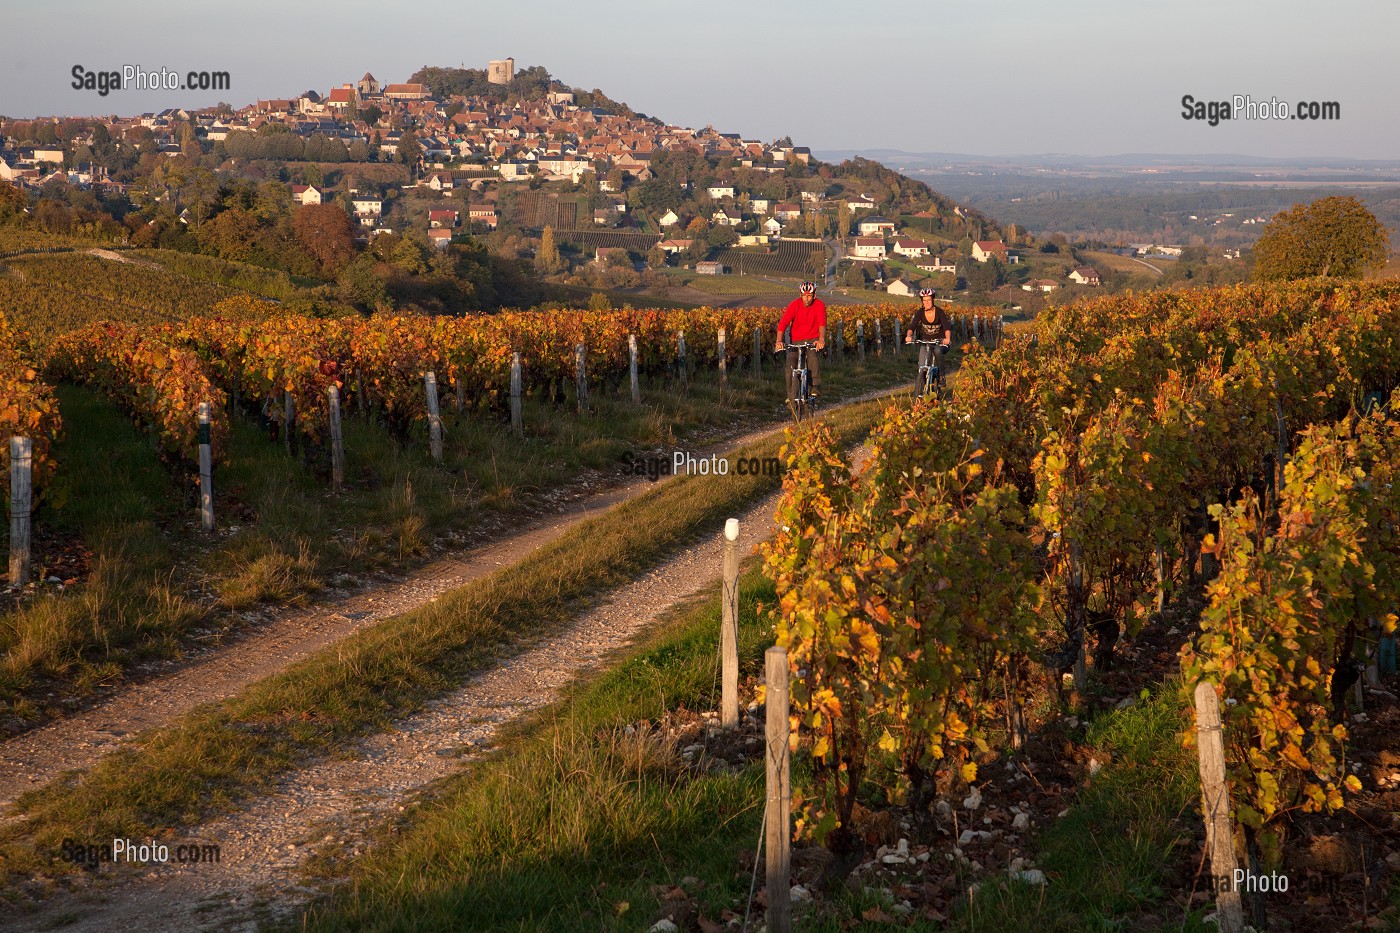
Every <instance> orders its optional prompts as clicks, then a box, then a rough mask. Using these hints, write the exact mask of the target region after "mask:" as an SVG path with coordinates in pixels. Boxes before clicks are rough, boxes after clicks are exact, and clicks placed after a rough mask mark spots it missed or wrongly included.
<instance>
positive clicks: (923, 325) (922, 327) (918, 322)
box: [904, 305, 949, 341]
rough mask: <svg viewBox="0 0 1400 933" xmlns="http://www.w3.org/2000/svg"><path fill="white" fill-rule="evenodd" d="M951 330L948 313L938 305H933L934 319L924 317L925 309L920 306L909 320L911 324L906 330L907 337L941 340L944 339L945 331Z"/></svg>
mask: <svg viewBox="0 0 1400 933" xmlns="http://www.w3.org/2000/svg"><path fill="white" fill-rule="evenodd" d="M945 330H949V326H948V315H946V314H944V313H943V309H942V308H940V307H938V305H934V306H933V320H931V321H928V320H925V319H924V309H923V308H920V309H919V310H917V311H915V312H914V317H913V319H912V320H910V321H909V326H908V327H907V328H905V330H904V336H905V337H906V338H908V337H910V336H912V337H913V338H914V339H915V340H939V341H941V340H942V339H943V332H944V331H945Z"/></svg>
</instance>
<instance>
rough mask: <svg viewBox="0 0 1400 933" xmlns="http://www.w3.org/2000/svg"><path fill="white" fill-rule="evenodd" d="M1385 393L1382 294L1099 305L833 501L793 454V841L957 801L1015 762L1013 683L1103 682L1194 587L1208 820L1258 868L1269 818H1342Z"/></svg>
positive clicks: (1391, 311) (1386, 535) (972, 361)
mask: <svg viewBox="0 0 1400 933" xmlns="http://www.w3.org/2000/svg"><path fill="white" fill-rule="evenodd" d="M1397 385H1400V287H1398V286H1396V285H1395V284H1394V283H1384V284H1361V285H1356V284H1350V285H1336V284H1319V283H1316V282H1313V283H1299V284H1291V285H1287V286H1278V287H1238V288H1231V289H1222V290H1216V291H1210V292H1191V293H1158V294H1152V295H1146V296H1129V297H1108V298H1104V299H1100V300H1096V301H1091V302H1085V303H1082V304H1076V305H1073V306H1068V307H1063V308H1054V309H1051V310H1049V311H1047V312H1046V313H1045V314H1044V315H1043V316H1042V318H1041V319H1040V322H1039V326H1038V332H1037V339H1036V340H1034V341H1032V340H1029V339H1019V340H1015V341H1011V342H1009V343H1007V344H1005V345H1003V346H1002V347H1001V349H999V350H998V351H997V352H995V353H980V352H977V351H976V350H974V352H972V353H971V354H969V356H968V358H967V359H966V360H965V362H964V364H963V367H962V370H961V372H960V374H959V381H958V392H957V399H956V401H955V402H954V403H952V404H943V405H939V404H924V403H921V404H919V405H916V406H915V407H914V408H913V409H912V410H909V409H904V410H898V411H896V412H894V413H893V414H891V416H890V417H889V418H888V419H887V421H886V422H885V424H884V425H883V427H882V428H880V429H879V430H878V431H877V433H876V435H875V437H874V440H873V447H874V455H873V458H872V460H871V464H870V466H869V468H868V469H867V470H866V471H865V472H864V473H863V474H862V475H860V476H859V477H858V478H853V477H852V474H851V472H850V469H849V466H848V464H847V462H846V461H845V459H844V457H843V456H842V453H841V450H840V448H839V446H838V445H836V443H835V442H834V440H833V438H831V437H830V436H829V435H828V434H826V433H824V432H822V431H821V430H815V431H812V432H809V433H806V434H804V435H803V436H802V437H801V438H800V439H799V440H798V442H797V443H796V444H795V445H794V446H793V448H792V450H791V452H790V458H789V467H790V472H789V474H788V475H787V478H786V486H785V489H786V492H785V498H784V500H783V503H782V505H781V507H780V519H781V521H780V525H781V527H782V529H783V530H782V531H781V532H780V533H779V534H778V535H777V537H776V539H775V540H774V542H773V543H772V544H771V546H769V547H768V548H767V550H766V560H767V566H768V572H769V573H770V575H771V576H772V577H773V579H774V580H775V581H776V583H777V589H778V594H779V597H780V606H779V608H778V610H777V612H776V616H775V622H776V624H777V634H778V643H779V644H780V645H784V646H786V647H787V648H788V651H789V656H790V658H791V665H792V672H793V673H792V676H793V681H792V683H793V686H792V698H793V701H794V705H795V707H796V711H797V714H798V723H799V725H798V727H797V734H798V736H799V737H800V739H801V741H802V743H803V744H804V746H805V747H806V748H807V749H809V750H810V752H811V755H812V758H813V761H814V763H815V782H814V786H813V788H812V789H811V791H810V792H809V793H806V794H805V796H804V798H803V800H804V804H803V808H802V810H803V813H802V822H801V827H802V829H803V831H805V832H807V833H810V834H812V835H814V836H816V837H817V838H827V837H829V836H830V835H831V834H833V833H835V834H837V836H836V839H837V840H838V841H839V839H840V835H841V834H849V833H850V832H851V825H852V816H853V809H854V806H855V803H856V800H857V795H858V793H859V791H860V790H861V785H862V782H863V781H865V780H866V779H867V778H869V777H870V776H871V775H885V776H888V778H886V779H884V780H885V782H886V784H887V786H886V790H887V791H888V792H889V794H890V796H891V799H902V798H906V797H907V798H908V799H909V800H910V802H911V804H912V805H914V806H916V808H917V805H918V803H919V802H920V801H922V802H924V804H925V805H926V804H927V803H928V802H930V801H931V800H932V798H933V796H935V795H936V794H937V791H936V790H935V788H938V787H948V786H950V785H949V784H948V782H949V781H951V782H952V784H951V786H953V787H958V786H963V785H964V784H965V783H966V782H971V781H973V780H974V779H976V776H977V766H978V763H979V760H985V756H986V755H987V753H988V750H989V748H990V746H991V745H992V744H995V743H997V742H999V741H1001V740H1002V739H1009V741H1010V744H1013V745H1015V744H1020V743H1021V742H1022V741H1025V740H1027V739H1026V735H1025V728H1024V716H1023V710H1022V709H1021V706H1020V703H1021V698H1022V696H1023V695H1024V693H1025V691H1024V690H1023V689H1022V688H1023V685H1024V684H1026V682H1027V678H1028V677H1030V676H1032V672H1033V670H1034V669H1035V666H1037V665H1035V663H1034V662H1039V663H1040V664H1044V665H1046V666H1048V668H1049V672H1050V674H1051V676H1052V677H1053V678H1054V680H1055V682H1056V683H1057V684H1058V682H1059V672H1060V671H1061V670H1069V669H1070V668H1071V667H1077V670H1076V674H1077V675H1078V674H1082V671H1083V667H1084V664H1085V662H1084V660H1083V658H1084V653H1085V652H1086V651H1087V650H1089V649H1090V648H1091V647H1092V649H1093V659H1094V665H1095V667H1107V666H1109V665H1110V664H1111V663H1112V658H1113V650H1114V644H1115V642H1116V641H1117V639H1118V638H1119V637H1120V634H1121V633H1122V632H1123V631H1127V632H1128V633H1133V632H1135V631H1137V629H1138V628H1139V627H1140V626H1141V625H1142V623H1143V620H1144V619H1145V617H1146V616H1148V615H1149V614H1150V613H1151V612H1152V611H1153V608H1154V604H1155V607H1156V608H1157V609H1160V608H1161V605H1162V603H1161V600H1162V599H1164V598H1165V597H1166V595H1168V593H1169V591H1170V590H1172V589H1174V588H1176V587H1178V586H1182V585H1187V584H1189V583H1192V582H1196V581H1198V580H1199V579H1200V578H1201V577H1200V575H1202V574H1204V576H1205V578H1206V580H1207V589H1206V598H1207V603H1208V605H1207V608H1206V610H1205V612H1204V615H1203V616H1202V618H1201V620H1200V626H1201V634H1200V636H1199V637H1198V638H1196V639H1195V640H1194V641H1192V642H1190V643H1189V644H1187V645H1185V646H1184V647H1183V649H1182V669H1183V671H1184V674H1185V680H1186V687H1187V689H1188V690H1190V689H1193V688H1194V686H1195V684H1196V683H1197V682H1199V681H1200V680H1202V679H1206V680H1209V681H1210V682H1212V683H1214V684H1215V685H1216V686H1217V688H1218V689H1219V691H1220V692H1221V694H1222V697H1223V699H1224V706H1223V709H1224V713H1223V716H1224V725H1225V733H1226V736H1227V750H1228V756H1229V757H1228V767H1229V771H1230V778H1231V782H1232V787H1233V793H1234V795H1235V799H1234V803H1235V812H1236V814H1237V816H1238V818H1239V820H1240V821H1241V822H1242V823H1243V824H1244V826H1245V827H1246V829H1247V831H1248V834H1249V837H1250V839H1251V845H1252V846H1257V851H1259V852H1261V853H1262V855H1263V857H1264V858H1265V861H1266V862H1270V863H1274V864H1276V863H1277V859H1278V857H1279V853H1280V845H1281V840H1282V838H1283V836H1284V834H1285V832H1286V826H1287V819H1286V818H1287V815H1288V814H1289V813H1290V812H1296V811H1301V812H1304V813H1307V812H1331V811H1334V810H1336V809H1338V808H1340V807H1342V806H1343V805H1344V802H1345V801H1344V796H1343V794H1344V792H1345V791H1347V790H1349V789H1350V790H1359V789H1360V784H1359V783H1358V782H1357V779H1356V778H1355V777H1353V776H1349V773H1348V772H1347V771H1346V770H1345V769H1344V764H1345V748H1346V739H1347V730H1346V726H1345V725H1342V724H1340V723H1339V722H1338V720H1337V718H1336V714H1337V713H1338V712H1339V709H1340V706H1341V705H1342V704H1343V703H1344V700H1345V697H1344V693H1345V689H1346V685H1348V684H1349V683H1350V682H1351V681H1352V680H1354V679H1355V672H1356V671H1358V670H1360V669H1361V668H1362V667H1363V666H1365V665H1368V664H1374V663H1375V662H1376V658H1377V654H1378V651H1377V649H1378V647H1379V645H1380V644H1381V642H1382V640H1384V639H1388V638H1393V636H1394V632H1395V627H1396V608H1397V603H1400V573H1397V570H1398V569H1400V538H1397V529H1396V522H1397V517H1400V492H1397V488H1396V486H1395V483H1394V476H1395V471H1396V469H1397V463H1398V462H1400V429H1397V426H1396V423H1395V421H1394V420H1393V419H1394V417H1395V412H1396V411H1397V410H1400V393H1397V392H1396V388H1397ZM1387 401H1388V411H1387V408H1386V404H1385V403H1386V402H1387ZM1378 402H1379V403H1380V404H1377V403H1378ZM1198 557H1200V558H1201V563H1200V568H1199V570H1198V568H1197V564H1196V560H1197V558H1198ZM1075 682H1076V687H1077V688H1079V687H1080V686H1081V684H1080V680H1079V676H1076V681H1075ZM1143 686H1150V685H1148V684H1144V685H1143ZM1032 741H1033V740H1032ZM891 782H892V783H891Z"/></svg>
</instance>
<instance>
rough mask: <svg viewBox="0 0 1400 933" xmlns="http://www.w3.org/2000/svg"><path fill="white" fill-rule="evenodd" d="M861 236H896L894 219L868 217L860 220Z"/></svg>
mask: <svg viewBox="0 0 1400 933" xmlns="http://www.w3.org/2000/svg"><path fill="white" fill-rule="evenodd" d="M858 229H859V230H860V235H861V236H894V221H892V220H886V219H885V218H883V217H867V218H866V219H865V220H862V221H861V222H860V225H859V228H858Z"/></svg>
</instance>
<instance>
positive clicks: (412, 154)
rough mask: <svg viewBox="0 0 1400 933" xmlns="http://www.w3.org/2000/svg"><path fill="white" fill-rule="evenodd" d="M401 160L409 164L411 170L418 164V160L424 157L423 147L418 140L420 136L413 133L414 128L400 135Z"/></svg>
mask: <svg viewBox="0 0 1400 933" xmlns="http://www.w3.org/2000/svg"><path fill="white" fill-rule="evenodd" d="M398 152H399V161H400V162H402V163H403V164H404V165H407V166H408V167H409V169H410V170H412V169H413V168H415V167H416V166H417V165H418V160H419V159H421V158H422V157H423V147H422V145H420V144H419V142H418V137H416V136H414V135H413V130H404V131H403V135H402V136H400V137H399V150H398Z"/></svg>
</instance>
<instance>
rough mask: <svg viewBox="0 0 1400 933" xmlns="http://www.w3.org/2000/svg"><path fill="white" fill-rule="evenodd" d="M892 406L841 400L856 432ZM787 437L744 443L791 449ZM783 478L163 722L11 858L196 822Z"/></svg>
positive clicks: (44, 820) (33, 827) (688, 502)
mask: <svg viewBox="0 0 1400 933" xmlns="http://www.w3.org/2000/svg"><path fill="white" fill-rule="evenodd" d="M880 410H881V406H880V404H878V403H875V402H867V403H862V404H859V405H853V406H850V407H848V408H845V409H839V410H833V411H831V412H830V413H829V414H828V415H827V418H828V420H829V421H830V422H831V423H832V424H833V426H834V427H835V428H836V430H837V432H838V433H839V434H840V435H842V436H843V437H845V438H846V439H847V440H851V441H853V440H855V439H857V438H859V437H863V436H864V435H865V434H866V433H867V432H868V431H869V429H870V427H871V426H872V425H873V424H874V423H875V421H876V420H877V419H878V417H879V414H880ZM780 444H781V439H780V437H775V436H773V435H769V436H768V437H767V438H765V439H764V440H761V441H758V442H755V443H754V444H751V445H746V446H745V447H744V448H743V449H742V450H741V451H738V452H736V456H744V457H750V456H752V457H771V456H776V455H777V451H778V448H779V446H780ZM777 482H778V479H777V478H776V477H762V476H737V475H729V476H688V477H678V478H676V479H673V480H670V481H668V482H665V483H662V484H660V485H658V487H657V488H656V489H655V490H652V491H650V492H648V493H646V494H644V495H642V496H639V497H638V498H636V499H633V500H630V501H628V502H626V503H623V504H621V505H619V506H616V507H614V508H613V509H611V510H610V511H609V512H608V513H606V514H604V515H602V516H599V517H597V518H594V519H590V520H588V521H586V522H584V523H582V524H581V525H580V526H578V527H576V528H575V529H573V530H572V531H570V532H569V533H567V534H565V535H564V536H562V537H561V538H559V539H557V540H555V541H554V542H552V543H551V544H549V545H546V546H544V547H542V548H540V549H539V550H538V551H536V552H535V553H534V554H532V555H531V556H530V557H528V558H526V559H525V560H523V561H521V562H520V563H518V564H515V565H513V566H511V567H509V568H506V569H504V570H502V571H499V572H497V573H495V574H492V575H491V576H489V577H486V578H484V579H481V580H478V581H475V582H473V583H471V584H468V585H466V586H464V587H461V588H459V589H457V590H454V591H452V592H451V593H448V594H445V595H444V596H442V597H441V598H439V599H438V600H437V601H435V602H433V603H431V604H428V605H426V606H423V607H421V608H419V609H417V610H414V611H412V612H409V613H405V614H403V615H400V616H396V617H394V618H392V619H389V620H386V621H385V622H383V623H380V624H379V625H377V626H375V627H374V628H371V629H368V630H365V631H362V632H359V633H357V634H355V635H353V636H351V637H350V638H347V639H345V640H344V641H342V642H340V643H338V644H336V645H335V646H333V647H330V648H328V649H326V650H324V651H322V652H320V653H318V654H316V655H314V656H312V657H311V658H308V659H307V660H305V661H302V662H300V663H298V664H296V665H294V666H292V667H291V668H288V669H287V670H286V671H284V672H282V673H280V674H277V675H275V676H273V677H270V678H267V679H265V680H262V681H259V682H258V683H256V684H254V685H252V686H250V687H249V688H247V689H245V690H244V691H242V692H241V693H240V694H238V695H237V696H236V697H233V698H231V699H229V700H227V701H224V702H222V703H219V704H216V705H212V706H207V707H202V708H200V709H198V710H196V711H195V712H193V713H191V714H190V715H189V716H187V717H185V718H184V719H182V720H181V721H180V722H179V723H177V724H175V725H172V726H170V727H167V728H162V729H158V730H155V731H154V732H152V733H151V734H150V735H148V736H146V737H145V738H144V740H143V741H142V742H141V744H140V745H139V746H138V747H135V748H131V749H126V750H122V751H119V752H116V753H113V754H111V755H109V756H107V757H105V758H104V759H102V761H101V762H99V763H98V764H97V765H96V766H95V767H94V768H93V769H92V770H91V771H89V772H87V773H86V774H84V775H82V776H78V777H73V778H70V779H66V780H64V779H61V780H58V781H55V782H53V783H51V784H50V785H48V786H47V787H45V788H42V789H40V790H38V791H36V792H34V793H31V794H28V795H26V796H25V797H23V798H22V799H21V801H20V803H19V806H20V807H21V809H22V812H23V813H24V814H25V817H26V818H25V820H24V821H23V823H22V824H20V825H19V826H18V828H12V829H9V830H7V831H6V832H5V833H4V834H3V836H0V858H3V860H4V865H5V866H6V868H7V869H8V870H10V871H12V872H20V873H27V872H31V871H34V870H36V869H38V868H40V867H41V866H44V865H49V866H52V864H53V862H52V853H53V852H54V851H55V849H56V847H57V845H58V844H59V842H60V841H61V840H62V839H64V838H74V839H103V838H112V837H115V836H125V837H129V838H136V837H141V836H146V835H152V834H154V835H161V834H162V833H166V832H169V831H170V830H171V829H173V828H174V827H178V826H187V825H191V824H194V823H196V822H198V821H199V820H201V819H202V818H203V817H205V816H207V815H209V814H210V813H212V812H216V811H218V810H222V809H226V808H228V807H230V806H232V805H233V804H234V803H235V802H236V801H238V800H242V799H246V798H247V797H248V796H250V795H252V794H254V793H255V792H257V791H259V790H261V789H264V788H266V787H267V786H268V785H270V784H271V783H272V781H273V780H274V779H275V778H276V777H277V776H278V775H280V774H283V773H285V772H286V771H287V770H289V769H291V768H294V767H296V766H297V765H298V764H300V763H303V762H305V761H307V760H310V759H311V758H313V757H316V756H320V755H324V754H327V753H330V752H332V751H333V750H335V749H337V748H341V747H344V746H345V745H346V744H347V743H348V742H350V741H352V740H353V739H354V738H356V737H358V736H361V735H363V734H365V733H367V732H369V731H370V730H373V729H379V728H383V727H385V726H387V725H388V724H389V723H390V722H392V721H393V720H395V719H398V718H400V717H402V716H404V715H406V714H408V713H410V712H412V711H414V710H416V709H418V708H420V707H421V706H422V704H423V703H424V702H425V701H427V700H428V699H430V698H432V697H434V696H437V695H440V694H442V693H444V692H447V691H449V690H451V689H452V688H453V687H454V686H456V685H457V684H459V683H460V682H461V681H462V679H463V678H465V677H467V676H468V675H470V674H471V673H472V672H474V671H476V670H479V669H481V668H482V667H484V666H486V665H488V664H490V663H491V662H492V661H493V660H495V659H496V658H497V657H498V656H499V655H500V654H501V653H502V652H504V651H506V650H508V649H509V648H510V647H511V646H515V645H518V644H519V643H520V641H521V640H522V639H525V638H527V637H530V636H535V635H540V634H543V633H546V632H548V631H550V630H553V629H556V628H558V627H559V626H561V625H563V624H565V623H567V622H568V621H569V620H570V619H571V618H572V617H573V616H574V615H576V614H577V612H578V611H580V610H581V609H582V608H584V607H585V605H586V604H587V602H588V600H589V598H590V597H592V596H594V595H596V594H597V593H599V592H602V591H604V590H606V589H608V588H611V587H614V586H617V585H619V584H621V583H624V582H627V581H629V580H631V579H633V578H635V577H636V575H637V574H639V573H641V572H643V571H645V570H646V569H648V568H650V567H653V566H656V565H657V564H659V563H661V562H662V561H663V560H664V559H665V558H666V557H667V556H669V555H670V554H671V553H673V552H674V551H676V550H677V549H679V548H680V547H682V546H683V545H684V544H686V543H687V542H688V541H690V540H692V539H693V538H694V536H695V535H696V534H697V533H699V532H701V531H705V530H709V529H711V528H713V527H716V526H717V525H718V523H719V522H721V521H722V520H723V519H724V518H725V517H726V516H728V515H731V514H733V513H734V512H735V511H736V510H738V509H741V508H743V507H744V506H745V505H747V504H749V503H751V502H753V501H755V500H757V499H758V498H759V497H761V496H762V495H763V494H765V493H767V492H769V491H771V490H772V489H773V488H774V487H775V486H776V484H777Z"/></svg>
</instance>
